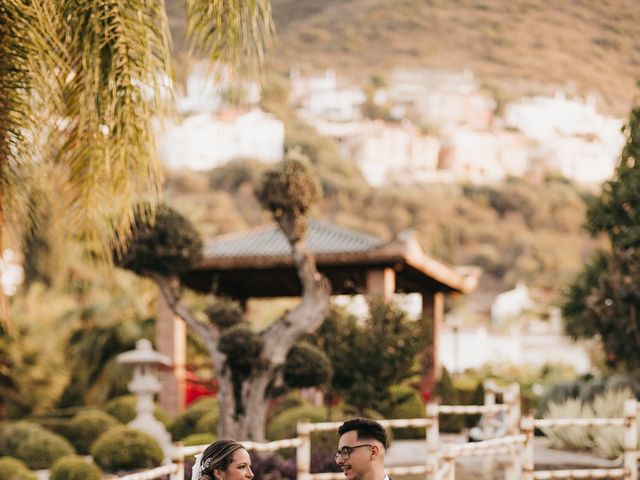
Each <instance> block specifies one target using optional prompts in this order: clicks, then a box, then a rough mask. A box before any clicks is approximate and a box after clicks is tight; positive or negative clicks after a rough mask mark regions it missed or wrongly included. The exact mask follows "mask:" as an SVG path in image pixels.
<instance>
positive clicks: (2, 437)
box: [0, 422, 46, 457]
mask: <svg viewBox="0 0 640 480" xmlns="http://www.w3.org/2000/svg"><path fill="white" fill-rule="evenodd" d="M43 432H46V430H45V429H44V428H42V427H41V426H40V425H36V424H35V423H29V422H8V423H2V424H0V456H8V457H16V456H17V452H18V447H19V446H20V444H21V443H22V442H23V441H24V440H26V439H27V438H29V437H31V436H37V435H40V434H42V433H43Z"/></svg>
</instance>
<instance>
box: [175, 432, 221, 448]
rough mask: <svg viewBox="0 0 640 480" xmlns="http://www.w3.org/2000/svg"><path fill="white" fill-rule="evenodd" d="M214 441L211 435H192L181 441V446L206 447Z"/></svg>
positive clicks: (214, 437) (214, 438)
mask: <svg viewBox="0 0 640 480" xmlns="http://www.w3.org/2000/svg"><path fill="white" fill-rule="evenodd" d="M215 441H216V436H215V435H214V434H213V433H192V434H191V435H187V436H186V437H184V438H183V439H182V444H183V445H185V446H187V447H190V446H193V445H208V444H210V443H213V442H215Z"/></svg>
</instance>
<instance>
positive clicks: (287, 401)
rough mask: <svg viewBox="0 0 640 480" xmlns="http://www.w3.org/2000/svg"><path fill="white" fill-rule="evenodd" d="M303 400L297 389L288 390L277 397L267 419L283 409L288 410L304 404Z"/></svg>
mask: <svg viewBox="0 0 640 480" xmlns="http://www.w3.org/2000/svg"><path fill="white" fill-rule="evenodd" d="M304 404H305V403H304V400H302V398H300V394H299V392H298V391H289V392H287V394H285V395H283V396H281V397H278V399H276V401H275V402H274V403H273V404H272V406H271V408H272V410H271V411H270V412H269V419H271V418H274V417H276V416H277V415H279V414H280V413H282V412H284V411H285V410H289V409H290V408H294V407H301V406H302V405H304Z"/></svg>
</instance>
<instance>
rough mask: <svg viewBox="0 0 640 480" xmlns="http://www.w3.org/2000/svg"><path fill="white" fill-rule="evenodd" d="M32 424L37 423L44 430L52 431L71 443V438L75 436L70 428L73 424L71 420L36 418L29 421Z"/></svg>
mask: <svg viewBox="0 0 640 480" xmlns="http://www.w3.org/2000/svg"><path fill="white" fill-rule="evenodd" d="M29 421H30V422H33V423H37V424H38V425H40V426H41V427H43V428H46V429H47V430H50V431H52V432H53V433H56V434H58V435H60V436H61V437H64V438H66V439H67V440H69V441H71V437H72V436H73V435H72V433H71V430H70V427H69V424H70V423H71V419H70V418H61V417H44V418H36V419H32V420H29Z"/></svg>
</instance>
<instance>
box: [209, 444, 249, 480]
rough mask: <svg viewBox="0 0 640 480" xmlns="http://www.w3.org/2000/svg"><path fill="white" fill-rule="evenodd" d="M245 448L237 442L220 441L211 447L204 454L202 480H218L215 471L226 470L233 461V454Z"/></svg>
mask: <svg viewBox="0 0 640 480" xmlns="http://www.w3.org/2000/svg"><path fill="white" fill-rule="evenodd" d="M241 448H244V447H243V446H242V444H241V443H239V442H236V441H235V440H218V441H217V442H214V443H212V444H211V445H209V446H208V447H207V448H206V449H205V451H204V453H203V454H202V463H201V467H200V480H217V479H216V478H215V476H214V474H213V472H214V471H215V470H223V471H224V470H226V469H227V467H228V466H229V465H231V462H232V461H233V454H234V453H235V452H236V451H237V450H240V449H241Z"/></svg>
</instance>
